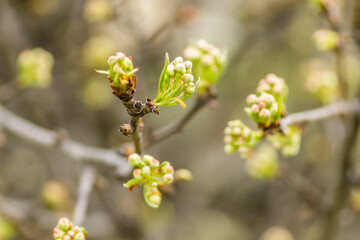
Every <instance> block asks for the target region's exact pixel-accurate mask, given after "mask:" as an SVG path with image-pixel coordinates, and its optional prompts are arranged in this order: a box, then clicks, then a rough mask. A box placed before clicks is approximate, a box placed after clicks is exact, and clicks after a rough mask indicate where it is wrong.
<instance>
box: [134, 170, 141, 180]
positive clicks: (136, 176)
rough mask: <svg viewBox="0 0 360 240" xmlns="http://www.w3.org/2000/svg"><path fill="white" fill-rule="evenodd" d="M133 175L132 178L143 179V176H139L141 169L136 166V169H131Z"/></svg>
mask: <svg viewBox="0 0 360 240" xmlns="http://www.w3.org/2000/svg"><path fill="white" fill-rule="evenodd" d="M133 176H134V178H135V179H137V180H142V179H143V177H142V176H141V170H140V169H139V168H138V169H135V170H134V171H133Z"/></svg>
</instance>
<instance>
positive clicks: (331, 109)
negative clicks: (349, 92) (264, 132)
mask: <svg viewBox="0 0 360 240" xmlns="http://www.w3.org/2000/svg"><path fill="white" fill-rule="evenodd" d="M359 112H360V101H359V100H358V99H353V100H349V101H342V102H338V103H334V104H331V105H327V106H325V107H320V108H316V109H313V110H309V111H304V112H298V113H293V114H290V115H289V116H287V117H285V118H283V119H282V120H281V123H280V127H281V128H282V129H284V128H285V127H286V126H288V125H290V124H298V123H302V124H303V123H307V122H316V121H321V120H324V119H327V118H331V117H335V116H339V115H350V114H354V113H359Z"/></svg>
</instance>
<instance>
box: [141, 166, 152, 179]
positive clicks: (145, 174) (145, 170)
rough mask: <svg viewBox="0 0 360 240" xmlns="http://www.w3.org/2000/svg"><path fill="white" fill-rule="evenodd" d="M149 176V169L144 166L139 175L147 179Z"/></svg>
mask: <svg viewBox="0 0 360 240" xmlns="http://www.w3.org/2000/svg"><path fill="white" fill-rule="evenodd" d="M150 174H151V169H150V167H149V166H145V167H143V168H142V169H141V175H143V177H145V178H147V177H149V176H150Z"/></svg>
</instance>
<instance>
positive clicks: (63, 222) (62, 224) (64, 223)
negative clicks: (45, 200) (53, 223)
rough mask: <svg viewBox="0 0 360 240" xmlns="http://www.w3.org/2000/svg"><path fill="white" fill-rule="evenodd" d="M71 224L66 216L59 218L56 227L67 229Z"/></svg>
mask: <svg viewBox="0 0 360 240" xmlns="http://www.w3.org/2000/svg"><path fill="white" fill-rule="evenodd" d="M71 226H72V223H71V221H70V220H69V219H67V218H66V217H63V218H60V220H59V222H58V224H57V227H58V228H60V229H61V230H64V231H68V230H69V228H70V227H71Z"/></svg>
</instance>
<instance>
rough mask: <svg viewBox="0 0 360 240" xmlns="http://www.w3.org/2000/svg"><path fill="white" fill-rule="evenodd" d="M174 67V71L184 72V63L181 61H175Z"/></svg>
mask: <svg viewBox="0 0 360 240" xmlns="http://www.w3.org/2000/svg"><path fill="white" fill-rule="evenodd" d="M174 69H175V71H176V72H179V73H181V74H183V73H185V72H186V68H185V64H183V63H177V64H176V65H175V68H174Z"/></svg>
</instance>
